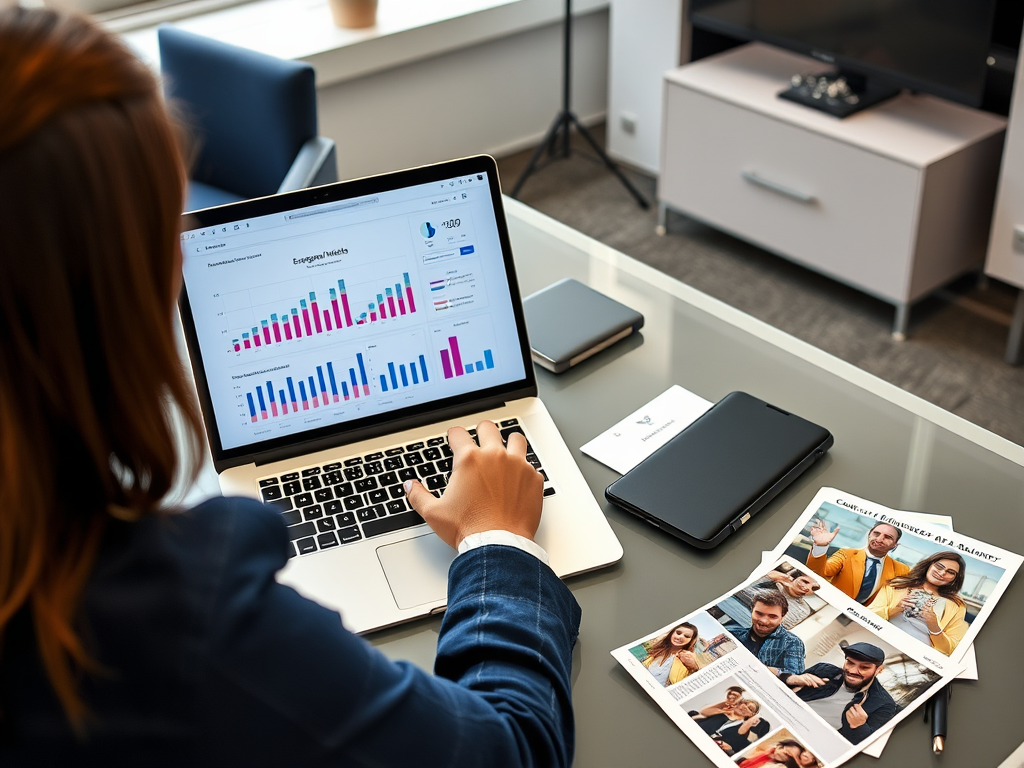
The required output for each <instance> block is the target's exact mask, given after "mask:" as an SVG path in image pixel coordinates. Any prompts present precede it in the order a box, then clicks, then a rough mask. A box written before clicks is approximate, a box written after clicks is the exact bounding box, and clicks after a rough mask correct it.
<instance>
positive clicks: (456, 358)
mask: <svg viewBox="0 0 1024 768" xmlns="http://www.w3.org/2000/svg"><path fill="white" fill-rule="evenodd" d="M448 346H450V347H451V348H452V365H454V366H455V375H456V376H461V375H462V374H463V373H465V371H464V370H463V368H462V355H460V354H459V340H458V339H457V338H456V337H455V336H449V337H448Z"/></svg>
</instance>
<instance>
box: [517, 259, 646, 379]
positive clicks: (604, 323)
mask: <svg viewBox="0 0 1024 768" xmlns="http://www.w3.org/2000/svg"><path fill="white" fill-rule="evenodd" d="M523 309H524V310H525V312H526V327H527V329H528V330H529V332H530V347H531V349H532V351H533V360H534V362H536V363H537V364H538V365H540V366H542V367H544V368H547V369H548V370H549V371H554V372H555V373H561V372H562V371H565V370H567V369H569V368H571V367H572V366H574V365H576V364H577V363H579V362H581V361H583V360H586V359H587V358H588V357H590V356H591V355H594V354H596V353H598V352H600V351H601V350H602V349H605V348H606V347H609V346H611V345H612V344H614V343H615V342H616V341H619V340H620V339H624V338H626V337H627V336H629V335H630V334H632V333H635V332H636V331H638V330H640V329H641V328H642V327H643V325H644V316H643V315H641V314H640V313H639V312H637V311H636V310H633V309H630V308H629V307H627V306H626V305H625V304H620V303H619V302H617V301H615V300H614V299H610V298H608V297H607V296H605V295H604V294H603V293H598V292H597V291H595V290H594V289H593V288H588V287H587V286H585V285H584V284H583V283H581V282H579V281H578V280H573V279H571V278H566V279H565V280H559V281H558V282H557V283H554V284H552V285H549V286H548V287H547V288H542V289H541V290H539V291H537V292H536V293H534V294H532V295H530V296H527V297H526V298H525V299H524V300H523Z"/></svg>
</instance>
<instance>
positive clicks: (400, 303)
mask: <svg viewBox="0 0 1024 768" xmlns="http://www.w3.org/2000/svg"><path fill="white" fill-rule="evenodd" d="M398 314H400V315H404V314H405V302H404V301H402V297H401V295H399V297H398Z"/></svg>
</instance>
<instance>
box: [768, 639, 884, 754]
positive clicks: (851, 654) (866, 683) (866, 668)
mask: <svg viewBox="0 0 1024 768" xmlns="http://www.w3.org/2000/svg"><path fill="white" fill-rule="evenodd" d="M843 653H844V654H845V655H846V663H845V664H843V667H842V669H840V668H839V667H837V666H836V665H835V664H826V663H824V662H822V663H819V664H815V665H814V666H813V667H811V668H810V669H806V670H804V671H803V672H801V673H800V674H799V675H787V674H781V675H779V679H780V680H782V682H784V683H785V684H786V685H788V686H789V687H790V688H792V689H793V691H794V693H796V695H797V696H799V697H800V699H801V700H803V701H805V702H807V705H808V706H809V707H810V708H811V709H813V710H814V711H815V712H817V713H818V715H819V716H821V718H822V719H823V720H825V722H827V723H828V724H829V725H831V726H832V727H833V728H836V729H837V730H838V731H839V733H840V734H842V735H843V736H844V737H846V739H847V740H849V741H850V742H852V743H854V744H859V743H860V742H862V741H864V739H866V738H867V737H868V736H870V735H871V734H872V733H874V732H875V731H877V730H878V729H879V728H881V727H882V726H883V725H885V724H886V723H887V722H889V721H890V720H891V719H892V718H893V717H894V716H895V714H896V702H895V701H893V699H892V696H890V695H889V692H888V691H887V690H885V688H883V687H882V684H881V683H879V682H878V681H877V680H876V679H875V677H876V675H878V673H879V672H881V671H882V669H883V668H884V665H883V663H882V662H884V661H885V652H884V651H883V650H882V649H881V648H879V647H878V646H877V645H872V644H871V643H853V644H852V645H848V646H846V647H845V648H843Z"/></svg>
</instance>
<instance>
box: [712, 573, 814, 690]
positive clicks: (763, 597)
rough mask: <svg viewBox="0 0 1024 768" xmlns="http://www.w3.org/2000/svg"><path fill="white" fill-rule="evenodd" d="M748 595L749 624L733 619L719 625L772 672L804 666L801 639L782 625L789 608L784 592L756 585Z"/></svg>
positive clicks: (799, 669) (795, 671) (790, 671)
mask: <svg viewBox="0 0 1024 768" xmlns="http://www.w3.org/2000/svg"><path fill="white" fill-rule="evenodd" d="M752 599H753V604H752V605H751V608H750V622H751V623H750V627H749V628H744V627H741V626H740V625H739V624H736V623H735V622H729V623H728V624H724V625H723V626H724V627H725V628H726V630H728V631H729V632H730V633H731V634H732V635H733V636H734V637H735V638H736V639H737V640H738V641H739V642H740V644H741V645H742V646H743V647H744V648H746V649H747V650H748V651H750V652H751V653H752V654H754V655H755V656H756V657H757V658H758V660H759V661H760V662H761V663H762V664H764V665H765V666H766V667H768V669H769V670H771V672H772V674H774V675H779V674H781V673H788V674H796V673H798V672H800V671H801V670H802V669H803V668H804V643H803V641H802V640H801V639H800V638H799V637H797V636H796V635H794V634H793V633H792V632H790V631H789V630H787V629H786V628H785V627H783V626H782V619H783V618H784V617H785V616H786V613H788V612H789V601H788V600H787V599H786V596H785V595H784V594H782V593H781V592H780V591H779V590H777V589H759V590H757V591H755V592H754V593H753V596H752Z"/></svg>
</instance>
